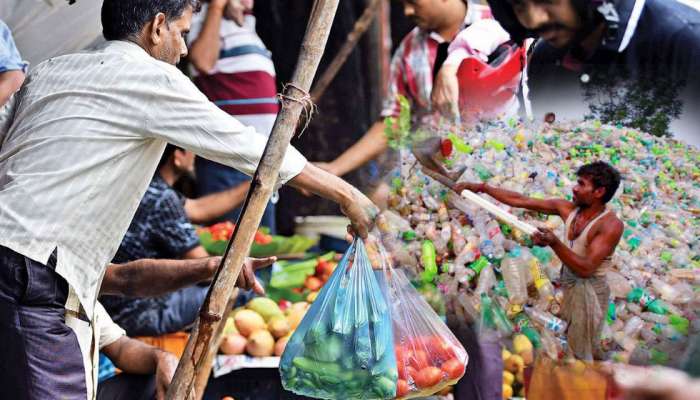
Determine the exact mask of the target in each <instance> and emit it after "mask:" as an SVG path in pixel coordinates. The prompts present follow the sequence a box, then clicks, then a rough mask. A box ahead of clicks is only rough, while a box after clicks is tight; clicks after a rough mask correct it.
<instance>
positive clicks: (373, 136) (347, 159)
mask: <svg viewBox="0 0 700 400" xmlns="http://www.w3.org/2000/svg"><path fill="white" fill-rule="evenodd" d="M388 147H389V146H388V141H387V139H386V135H384V122H383V121H377V122H375V123H374V125H372V127H371V128H369V130H368V131H367V133H365V135H364V136H363V137H362V138H361V139H360V140H358V141H357V143H355V144H354V145H352V146H351V147H350V148H349V149H347V150H346V151H345V152H344V153H343V154H341V155H340V156H338V158H336V159H335V160H333V161H331V162H329V163H324V164H322V168H323V169H325V170H326V171H328V172H330V173H332V174H333V175H336V176H343V175H345V174H347V173H349V172H352V171H354V170H356V169H357V168H360V167H361V166H363V165H365V164H367V163H368V162H370V161H372V160H374V159H375V158H377V157H379V156H380V155H381V154H382V153H384V152H385V151H386V149H387V148H388ZM319 165H321V164H319Z"/></svg>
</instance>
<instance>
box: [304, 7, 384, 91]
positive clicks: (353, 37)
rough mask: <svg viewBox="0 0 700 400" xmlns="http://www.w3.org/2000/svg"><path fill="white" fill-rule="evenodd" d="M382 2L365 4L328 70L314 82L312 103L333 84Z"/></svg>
mask: <svg viewBox="0 0 700 400" xmlns="http://www.w3.org/2000/svg"><path fill="white" fill-rule="evenodd" d="M382 2H383V0H369V4H367V7H366V8H365V11H364V12H363V13H362V15H361V16H360V18H358V19H357V21H356V22H355V26H354V27H353V30H352V31H351V32H350V33H349V34H348V36H347V38H346V39H345V43H343V47H341V48H340V50H339V51H338V53H337V54H336V55H335V57H333V61H331V63H330V64H329V65H328V68H326V70H325V71H323V74H322V75H321V77H320V78H318V80H317V81H316V84H315V85H314V88H313V90H312V91H311V99H312V100H313V101H314V102H318V100H319V99H320V98H321V96H323V93H325V91H326V89H328V85H330V84H331V82H333V79H334V78H335V76H336V75H337V74H338V71H340V68H342V66H343V65H344V64H345V61H346V60H347V59H348V57H349V56H350V53H352V50H353V49H354V48H355V46H356V45H357V42H358V41H359V40H360V38H362V35H364V34H365V32H366V31H367V29H368V28H369V26H370V25H371V24H372V21H373V20H374V17H375V15H376V14H377V11H378V10H379V9H380V7H381V6H382Z"/></svg>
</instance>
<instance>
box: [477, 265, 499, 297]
mask: <svg viewBox="0 0 700 400" xmlns="http://www.w3.org/2000/svg"><path fill="white" fill-rule="evenodd" d="M495 285H496V274H495V273H494V272H493V267H492V266H491V265H488V266H486V267H485V268H484V269H482V270H481V274H479V280H478V282H477V284H476V289H474V294H475V295H477V296H481V294H482V293H488V292H489V291H490V290H491V289H492V288H493V287H494V286H495Z"/></svg>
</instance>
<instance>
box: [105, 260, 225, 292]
mask: <svg viewBox="0 0 700 400" xmlns="http://www.w3.org/2000/svg"><path fill="white" fill-rule="evenodd" d="M220 262H221V257H209V258H200V259H196V260H153V259H143V260H136V261H132V262H129V263H126V264H110V265H109V266H108V267H107V270H106V271H105V276H104V279H103V280H102V287H101V288H100V294H110V295H117V296H124V297H155V296H162V295H164V294H166V293H169V292H172V291H175V290H178V289H181V288H183V287H186V286H190V285H193V284H195V283H198V282H202V281H206V280H207V279H210V278H211V277H212V276H213V275H214V272H216V268H217V267H218V266H219V263H220Z"/></svg>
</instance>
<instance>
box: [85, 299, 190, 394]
mask: <svg viewBox="0 0 700 400" xmlns="http://www.w3.org/2000/svg"><path fill="white" fill-rule="evenodd" d="M95 315H96V318H95V325H96V329H97V330H98V336H97V337H98V338H99V349H100V351H101V352H102V353H103V354H104V355H106V356H107V358H109V359H110V361H112V362H113V363H114V365H115V367H116V368H119V369H120V370H121V371H122V373H121V374H119V375H116V376H114V377H112V378H109V379H107V380H106V381H104V382H102V383H100V384H99V385H98V386H97V399H99V400H119V399H124V400H127V399H129V400H150V399H153V398H158V399H162V398H163V396H165V392H166V391H167V390H168V385H170V381H171V380H172V379H173V376H174V375H175V369H176V368H177V364H178V359H177V357H175V355H173V354H172V353H169V352H167V351H164V350H161V349H158V348H157V347H153V346H150V345H148V344H146V343H143V342H141V341H139V340H136V339H131V338H129V337H128V336H126V334H125V333H124V330H123V329H121V328H120V327H119V326H118V325H117V324H115V323H114V322H112V320H111V319H110V318H109V315H108V314H107V312H106V311H105V309H104V308H103V307H102V305H100V303H97V305H96V306H95Z"/></svg>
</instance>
